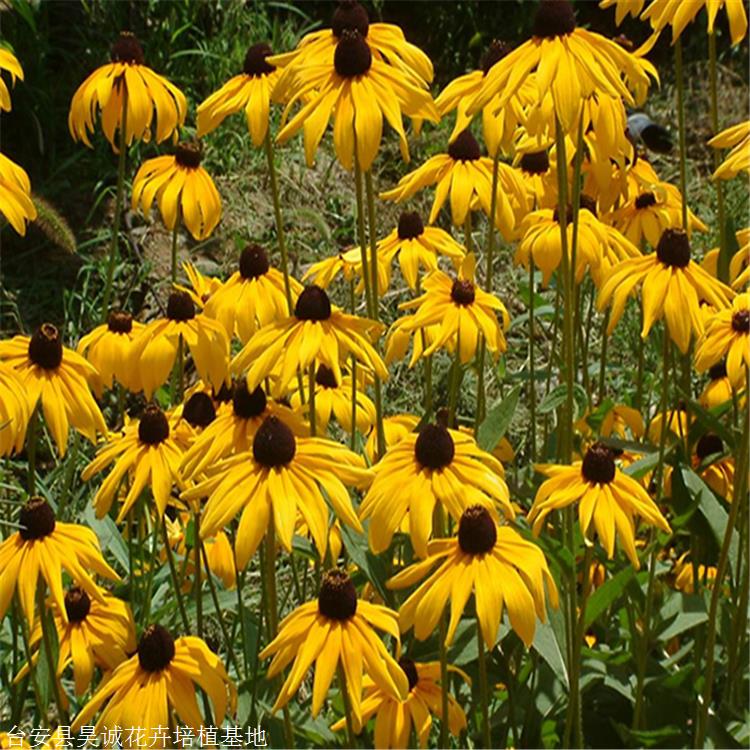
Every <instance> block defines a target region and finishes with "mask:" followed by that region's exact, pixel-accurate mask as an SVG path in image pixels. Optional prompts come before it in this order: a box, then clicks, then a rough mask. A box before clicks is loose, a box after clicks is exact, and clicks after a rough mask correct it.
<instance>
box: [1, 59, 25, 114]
mask: <svg viewBox="0 0 750 750" xmlns="http://www.w3.org/2000/svg"><path fill="white" fill-rule="evenodd" d="M0 70H7V71H8V73H10V79H11V81H12V82H13V85H14V86H15V85H16V78H19V79H20V80H22V81H23V68H22V67H21V63H19V62H18V59H17V58H16V56H15V55H14V54H13V53H12V52H11V51H10V50H8V49H4V48H3V47H0ZM10 110H11V104H10V91H8V86H7V84H6V83H5V81H3V79H2V78H0V111H3V112H10Z"/></svg>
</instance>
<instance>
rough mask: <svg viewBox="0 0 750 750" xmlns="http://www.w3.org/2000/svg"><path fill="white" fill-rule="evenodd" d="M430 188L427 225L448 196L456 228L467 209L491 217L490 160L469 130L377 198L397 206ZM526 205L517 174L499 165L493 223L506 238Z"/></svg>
mask: <svg viewBox="0 0 750 750" xmlns="http://www.w3.org/2000/svg"><path fill="white" fill-rule="evenodd" d="M431 185H435V199H434V201H433V203H432V209H431V210H430V218H429V223H430V224H433V223H434V222H435V220H436V219H437V217H438V214H439V213H440V209H441V208H442V207H443V204H444V203H445V201H446V200H447V199H448V198H449V197H450V207H451V218H452V220H453V223H454V224H456V225H463V224H464V222H465V221H466V217H467V216H468V214H469V211H470V210H475V209H477V208H481V209H482V210H483V211H484V213H485V214H486V215H487V216H489V215H490V211H491V207H492V159H490V158H489V157H487V156H482V152H481V149H480V148H479V143H478V142H477V139H476V138H474V136H473V135H472V134H471V131H470V130H468V129H467V130H464V131H463V132H462V133H460V134H459V135H458V136H457V137H456V138H455V140H454V141H453V142H452V143H451V144H449V146H448V152H447V153H445V154H436V155H435V156H431V157H430V158H429V159H428V160H427V161H426V162H425V163H424V164H422V165H421V166H420V167H417V169H415V170H414V171H413V172H410V173H409V174H407V175H404V177H402V178H401V179H400V180H399V183H398V185H396V187H394V188H392V189H391V190H386V191H385V192H384V193H381V194H380V197H381V198H382V199H383V200H395V201H397V202H399V203H400V202H401V201H405V200H406V199H407V198H411V197H412V196H413V195H414V194H415V193H418V192H419V191H420V190H422V189H423V188H426V187H429V186H431ZM526 204H527V199H526V188H525V186H524V184H523V180H522V179H521V177H520V176H519V174H518V172H517V171H516V170H515V169H513V167H510V166H508V165H507V164H502V163H500V164H498V174H497V202H496V205H495V224H496V225H497V228H498V229H499V230H500V231H501V232H502V234H503V237H505V238H506V239H511V238H512V237H513V231H514V228H515V226H516V217H517V216H519V215H521V214H522V213H525V211H526Z"/></svg>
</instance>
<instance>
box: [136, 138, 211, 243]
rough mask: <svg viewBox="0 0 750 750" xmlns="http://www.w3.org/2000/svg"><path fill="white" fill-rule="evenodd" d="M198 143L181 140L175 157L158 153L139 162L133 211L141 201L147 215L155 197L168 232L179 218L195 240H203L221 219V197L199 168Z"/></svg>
mask: <svg viewBox="0 0 750 750" xmlns="http://www.w3.org/2000/svg"><path fill="white" fill-rule="evenodd" d="M201 158H202V149H201V147H200V145H199V144H196V143H192V142H186V143H180V144H179V145H178V146H177V150H176V151H175V153H174V156H157V157H156V158H155V159H149V160H148V161H146V162H144V163H143V164H142V165H141V168H140V169H139V170H138V172H137V174H136V176H135V179H134V180H133V201H132V205H133V211H135V210H136V209H137V208H138V205H139V204H140V205H141V206H142V208H143V214H144V216H145V217H146V218H148V217H149V214H150V213H151V206H152V204H153V202H154V200H156V202H157V203H158V204H159V211H160V213H161V218H162V220H163V221H164V225H165V226H166V227H167V229H169V230H170V231H171V230H173V229H174V228H175V224H176V223H177V219H178V218H181V219H182V221H183V223H184V224H185V226H186V227H187V229H188V231H189V232H190V234H192V235H193V237H194V238H195V239H196V240H205V239H206V237H208V236H209V235H210V234H211V233H212V232H213V231H214V229H216V225H217V224H218V223H219V219H220V218H221V198H220V197H219V191H218V190H217V189H216V186H215V185H214V183H213V180H212V179H211V177H210V175H209V174H208V172H206V170H205V169H203V167H201V165H200V163H201Z"/></svg>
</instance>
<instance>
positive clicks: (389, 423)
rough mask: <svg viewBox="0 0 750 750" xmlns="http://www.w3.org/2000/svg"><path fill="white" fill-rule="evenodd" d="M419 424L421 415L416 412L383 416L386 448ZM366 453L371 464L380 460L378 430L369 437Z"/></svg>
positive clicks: (412, 430)
mask: <svg viewBox="0 0 750 750" xmlns="http://www.w3.org/2000/svg"><path fill="white" fill-rule="evenodd" d="M418 424H419V417H418V416H417V415H416V414H394V415H393V416H391V417H384V418H383V437H384V442H385V449H386V450H388V448H390V447H391V446H393V445H395V444H396V443H398V442H399V441H400V440H402V439H403V438H405V437H406V436H407V435H408V434H409V433H411V432H414V428H415V427H416V426H417V425H418ZM365 455H366V456H367V460H368V461H369V462H370V464H374V463H375V462H376V461H377V460H378V431H377V430H375V429H373V430H372V431H371V432H370V434H369V435H368V437H367V443H365Z"/></svg>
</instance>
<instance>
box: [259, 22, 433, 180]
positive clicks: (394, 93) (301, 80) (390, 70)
mask: <svg viewBox="0 0 750 750" xmlns="http://www.w3.org/2000/svg"><path fill="white" fill-rule="evenodd" d="M274 59H275V58H274ZM272 60H273V59H272ZM274 96H275V97H277V98H279V99H281V100H284V101H288V104H287V107H286V109H285V111H284V115H285V116H286V114H287V113H288V112H289V110H290V109H291V107H293V106H294V104H296V103H297V102H298V101H301V102H302V106H301V107H300V109H299V111H298V112H297V114H295V115H294V116H293V117H292V118H291V119H290V120H289V122H287V123H286V125H284V126H283V127H282V128H281V130H280V131H279V133H278V135H277V136H276V140H277V141H278V142H279V143H284V142H285V141H287V140H288V139H289V138H291V137H292V136H293V135H294V134H295V133H297V132H298V131H299V130H300V129H302V128H304V140H305V157H306V159H307V164H308V166H312V164H313V162H314V160H315V152H316V151H317V148H318V144H319V143H320V140H321V138H322V137H323V134H324V133H325V130H326V127H327V126H328V122H329V120H331V119H333V145H334V149H335V151H336V156H337V157H338V159H339V161H340V162H341V164H342V166H343V167H344V168H345V169H352V168H353V167H354V160H355V152H356V160H357V163H358V165H359V167H360V169H362V170H364V171H367V170H368V169H370V167H371V166H372V163H373V161H374V159H375V156H376V155H377V152H378V149H379V148H380V141H381V137H382V133H383V119H386V120H387V122H388V124H389V125H390V126H391V127H392V128H393V129H394V130H395V131H396V133H397V134H398V136H399V145H400V148H401V154H402V156H403V158H404V159H405V160H408V158H409V145H408V143H407V140H406V133H405V132H404V126H403V122H402V119H403V116H404V115H405V116H407V117H410V118H412V119H413V118H419V119H420V120H421V119H426V120H430V121H432V122H437V121H438V120H439V119H440V116H439V114H438V112H437V109H436V108H435V104H434V102H433V101H432V97H431V96H430V94H429V92H428V91H426V90H425V89H424V88H422V87H421V86H419V85H418V84H416V83H415V82H414V81H413V80H411V79H410V78H409V76H408V75H407V74H405V73H404V72H403V71H402V70H401V69H400V68H399V67H396V66H394V65H389V64H388V63H386V62H385V61H384V60H383V59H382V57H381V56H379V55H373V53H372V50H371V48H370V45H369V43H368V41H367V37H365V36H363V35H362V34H361V33H360V32H359V31H357V30H349V29H346V30H344V31H342V33H341V36H340V38H339V40H338V41H337V43H336V46H335V47H329V48H328V49H327V50H326V52H325V53H324V55H322V56H321V59H320V61H319V62H318V64H315V65H308V64H299V65H296V64H295V65H293V68H292V69H290V70H289V75H288V76H284V75H282V77H281V78H280V79H279V82H278V84H277V85H276V89H275V92H274Z"/></svg>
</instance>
